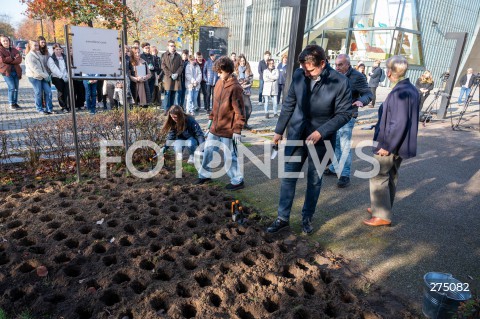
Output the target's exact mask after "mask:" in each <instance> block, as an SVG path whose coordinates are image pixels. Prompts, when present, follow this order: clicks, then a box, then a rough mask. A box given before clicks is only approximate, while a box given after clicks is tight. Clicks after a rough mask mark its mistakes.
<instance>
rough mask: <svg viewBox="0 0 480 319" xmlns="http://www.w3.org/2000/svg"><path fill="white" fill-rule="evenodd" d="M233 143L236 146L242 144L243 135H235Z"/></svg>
mask: <svg viewBox="0 0 480 319" xmlns="http://www.w3.org/2000/svg"><path fill="white" fill-rule="evenodd" d="M232 141H233V142H234V143H235V144H240V142H241V141H242V135H241V134H237V133H233V136H232Z"/></svg>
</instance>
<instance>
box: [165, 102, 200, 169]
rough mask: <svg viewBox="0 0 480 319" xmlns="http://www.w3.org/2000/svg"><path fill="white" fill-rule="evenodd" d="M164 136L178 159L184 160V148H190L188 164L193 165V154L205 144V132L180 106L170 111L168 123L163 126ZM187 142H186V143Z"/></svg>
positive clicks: (172, 107) (174, 106) (171, 108)
mask: <svg viewBox="0 0 480 319" xmlns="http://www.w3.org/2000/svg"><path fill="white" fill-rule="evenodd" d="M162 134H168V135H167V145H168V146H171V145H172V146H173V149H174V150H175V154H177V159H180V160H181V159H182V158H183V156H182V152H183V147H184V146H186V147H187V148H188V152H189V155H190V156H189V157H188V163H189V164H193V162H194V161H193V158H194V157H193V154H194V152H195V149H196V148H197V146H198V145H200V144H202V143H203V142H205V137H204V136H203V131H202V129H201V128H200V125H198V123H197V121H195V119H194V118H193V117H191V116H189V115H187V114H185V113H184V112H183V109H182V108H181V107H180V106H178V105H172V106H171V107H170V109H169V110H168V116H167V121H166V122H165V124H164V125H163V128H162ZM185 141H186V142H185Z"/></svg>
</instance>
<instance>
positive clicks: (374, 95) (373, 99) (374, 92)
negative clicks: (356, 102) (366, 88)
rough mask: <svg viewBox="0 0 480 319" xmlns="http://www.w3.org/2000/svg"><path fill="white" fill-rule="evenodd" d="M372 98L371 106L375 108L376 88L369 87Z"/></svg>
mask: <svg viewBox="0 0 480 319" xmlns="http://www.w3.org/2000/svg"><path fill="white" fill-rule="evenodd" d="M370 89H371V90H372V94H373V98H372V105H373V106H375V100H376V99H377V87H376V86H375V87H371V88H370Z"/></svg>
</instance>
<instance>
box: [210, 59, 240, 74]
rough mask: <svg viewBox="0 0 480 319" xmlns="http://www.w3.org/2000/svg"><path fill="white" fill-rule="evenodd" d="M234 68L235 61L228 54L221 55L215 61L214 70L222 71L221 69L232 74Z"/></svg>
mask: <svg viewBox="0 0 480 319" xmlns="http://www.w3.org/2000/svg"><path fill="white" fill-rule="evenodd" d="M234 70H235V66H234V65H233V61H232V60H231V59H230V58H229V57H228V56H225V55H224V56H221V57H220V58H218V59H217V60H215V62H214V63H213V71H214V72H217V73H220V71H224V72H227V73H230V74H231V73H233V71H234Z"/></svg>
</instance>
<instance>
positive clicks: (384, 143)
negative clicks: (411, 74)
mask: <svg viewBox="0 0 480 319" xmlns="http://www.w3.org/2000/svg"><path fill="white" fill-rule="evenodd" d="M386 66H387V77H388V79H389V80H390V82H391V83H393V84H394V87H393V89H392V91H390V93H389V94H388V96H387V98H386V99H385V102H383V103H382V105H380V108H379V109H378V122H377V125H376V126H375V135H374V137H373V140H374V141H376V142H377V143H378V145H377V146H376V149H375V155H374V158H375V159H376V160H377V161H378V163H379V164H380V167H379V169H380V170H379V172H378V174H377V175H376V176H373V177H371V178H370V202H371V205H372V206H370V208H368V209H367V211H368V212H369V213H370V214H372V218H370V219H368V220H364V221H363V223H364V224H365V225H368V226H390V225H391V224H392V207H393V202H394V199H395V192H396V187H397V181H398V170H399V168H400V164H401V163H402V160H403V159H407V158H410V157H415V156H416V155H417V132H418V113H419V109H418V108H419V106H420V95H419V94H418V91H417V89H416V88H415V86H414V85H413V84H412V83H411V82H410V80H409V79H408V78H405V74H406V73H407V68H408V63H407V59H405V58H404V57H403V56H400V55H395V56H393V57H391V58H389V59H388V60H387V62H386Z"/></svg>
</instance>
